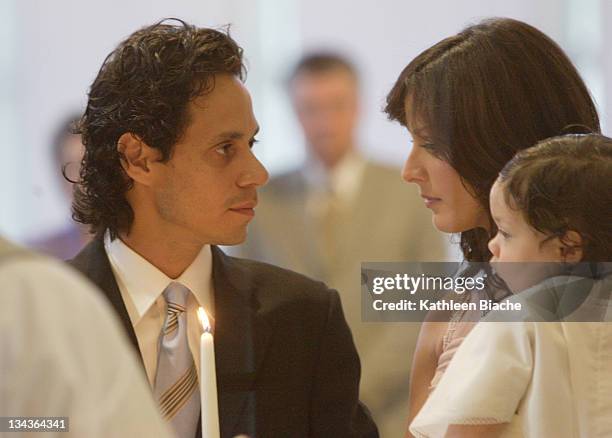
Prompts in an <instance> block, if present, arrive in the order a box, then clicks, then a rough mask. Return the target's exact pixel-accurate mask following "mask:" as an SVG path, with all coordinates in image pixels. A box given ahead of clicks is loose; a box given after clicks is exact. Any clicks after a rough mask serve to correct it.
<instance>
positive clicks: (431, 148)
mask: <svg viewBox="0 0 612 438" xmlns="http://www.w3.org/2000/svg"><path fill="white" fill-rule="evenodd" d="M421 147H422V148H423V149H425V150H426V151H427V152H428V153H430V154H431V155H433V156H434V157H436V158H438V159H440V160H444V153H443V152H442V151H441V150H440V148H438V147H437V146H436V145H435V144H433V143H423V144H422V145H421Z"/></svg>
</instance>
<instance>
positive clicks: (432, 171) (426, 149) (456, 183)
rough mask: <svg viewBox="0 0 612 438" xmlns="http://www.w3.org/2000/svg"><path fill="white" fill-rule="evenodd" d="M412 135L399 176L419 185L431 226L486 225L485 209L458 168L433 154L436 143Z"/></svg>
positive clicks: (447, 230) (450, 230)
mask: <svg viewBox="0 0 612 438" xmlns="http://www.w3.org/2000/svg"><path fill="white" fill-rule="evenodd" d="M419 132H420V131H419ZM411 135H412V139H413V141H412V150H411V151H410V154H409V155H408V158H407V159H406V163H405V164H404V169H403V171H402V177H403V179H404V180H405V181H407V182H410V183H415V184H417V185H418V186H419V189H420V192H421V197H422V198H423V201H424V202H425V206H426V207H427V208H429V209H431V211H432V212H433V224H434V226H435V227H436V228H437V229H438V230H440V231H443V232H445V233H459V232H462V231H467V230H470V229H473V228H478V227H482V228H485V229H488V228H489V221H488V214H487V211H486V210H485V208H484V207H483V206H482V205H481V204H480V203H479V202H478V200H477V199H476V198H474V196H472V195H471V194H470V193H469V192H468V190H467V189H466V188H465V186H464V184H463V183H462V181H461V178H460V176H459V174H458V173H457V171H456V170H455V169H454V168H453V167H452V166H451V165H450V164H448V163H447V162H446V161H444V160H443V159H440V158H438V157H437V156H436V155H435V145H433V144H432V143H431V142H430V141H429V140H428V139H427V138H424V137H421V136H419V135H416V134H414V133H412V132H411Z"/></svg>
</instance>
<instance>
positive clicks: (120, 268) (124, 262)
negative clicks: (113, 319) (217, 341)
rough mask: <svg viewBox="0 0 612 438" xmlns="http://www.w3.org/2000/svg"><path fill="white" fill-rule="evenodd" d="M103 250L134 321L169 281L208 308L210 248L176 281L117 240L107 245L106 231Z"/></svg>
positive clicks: (108, 237) (209, 307)
mask: <svg viewBox="0 0 612 438" xmlns="http://www.w3.org/2000/svg"><path fill="white" fill-rule="evenodd" d="M104 249H105V250H106V253H107V254H108V258H109V260H110V262H111V266H112V268H113V272H114V273H115V276H116V277H117V283H118V285H119V287H120V288H121V289H123V290H125V291H126V292H127V293H128V294H129V296H130V298H131V299H132V301H133V303H134V307H135V310H136V312H137V320H139V319H140V318H141V317H142V316H143V315H144V314H145V313H146V312H147V310H148V309H149V308H150V307H151V305H153V303H154V302H155V301H156V300H157V298H158V297H159V296H160V295H161V294H162V292H163V291H164V289H166V287H167V286H168V284H169V283H170V282H172V281H176V282H179V283H181V284H182V285H184V286H185V287H187V288H188V289H189V290H190V291H191V292H192V293H193V295H194V297H195V299H196V301H197V302H198V304H199V305H200V306H203V307H205V308H206V309H211V308H212V253H211V249H210V245H204V246H203V247H202V249H201V250H200V252H199V254H198V255H197V256H196V258H195V259H194V260H193V262H192V263H191V265H189V267H188V268H187V269H185V271H184V272H183V273H182V274H181V275H180V276H179V277H178V278H176V279H171V278H170V277H168V276H167V275H166V274H164V273H163V272H161V271H160V270H159V269H157V268H156V267H155V266H153V265H152V264H151V263H150V262H149V261H147V260H146V259H145V258H144V257H142V256H141V255H140V254H138V253H137V252H136V251H134V250H133V249H131V248H130V247H129V246H127V245H126V244H125V243H124V242H123V241H122V240H121V239H120V238H116V239H115V240H113V241H111V239H110V234H109V233H108V231H107V232H106V234H105V235H104ZM133 322H134V323H136V322H137V321H133Z"/></svg>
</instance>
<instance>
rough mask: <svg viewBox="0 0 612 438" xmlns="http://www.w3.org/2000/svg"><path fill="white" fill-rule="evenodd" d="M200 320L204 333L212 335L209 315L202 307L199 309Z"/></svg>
mask: <svg viewBox="0 0 612 438" xmlns="http://www.w3.org/2000/svg"><path fill="white" fill-rule="evenodd" d="M198 319H199V320H200V324H202V330H203V331H204V333H211V326H210V320H209V319H208V314H207V313H206V311H205V310H204V309H203V308H202V307H198Z"/></svg>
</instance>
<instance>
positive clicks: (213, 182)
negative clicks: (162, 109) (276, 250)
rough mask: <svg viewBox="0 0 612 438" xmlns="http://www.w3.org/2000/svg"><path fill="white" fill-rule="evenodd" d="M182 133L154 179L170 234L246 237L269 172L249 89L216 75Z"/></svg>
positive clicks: (228, 240) (204, 239)
mask: <svg viewBox="0 0 612 438" xmlns="http://www.w3.org/2000/svg"><path fill="white" fill-rule="evenodd" d="M188 111H189V121H188V126H187V129H186V130H185V133H184V135H183V137H182V138H181V139H180V140H179V141H178V143H177V144H176V145H175V146H174V149H173V152H172V155H171V158H170V160H169V161H168V162H166V163H156V165H155V167H156V173H155V178H154V181H153V184H152V187H151V188H152V193H153V202H154V207H155V211H156V213H157V215H158V216H159V217H158V219H159V220H160V221H161V222H162V224H163V226H164V227H165V229H166V230H167V231H168V232H170V233H178V234H177V237H179V236H180V238H186V239H190V240H192V241H197V242H198V243H201V244H223V245H233V244H237V243H240V242H242V241H244V239H245V237H246V226H247V224H248V222H249V221H250V220H251V219H252V217H253V215H254V210H253V208H254V207H255V204H256V203H257V193H256V189H257V187H259V186H261V185H263V184H265V182H266V181H267V180H268V172H267V171H266V169H265V168H264V167H263V166H262V165H261V163H260V162H259V161H258V160H257V158H255V155H253V151H252V150H251V148H252V146H253V144H254V143H255V138H254V137H255V134H256V133H257V131H258V129H259V127H258V125H257V121H256V120H255V116H254V115H253V108H252V105H251V98H250V96H249V93H248V91H247V90H246V88H245V87H244V86H243V85H242V83H241V82H240V81H239V80H238V79H236V78H235V77H233V76H230V75H217V76H216V77H215V87H214V89H213V91H212V92H210V93H208V94H206V95H204V96H201V97H199V98H197V99H195V100H194V101H192V102H191V103H190V104H189V108H188Z"/></svg>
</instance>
